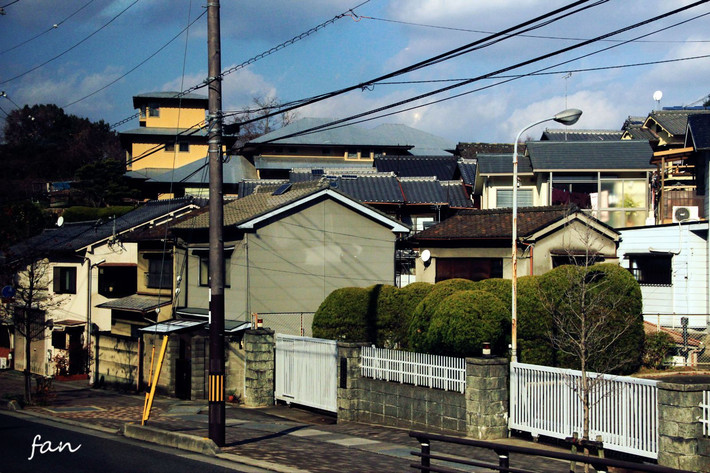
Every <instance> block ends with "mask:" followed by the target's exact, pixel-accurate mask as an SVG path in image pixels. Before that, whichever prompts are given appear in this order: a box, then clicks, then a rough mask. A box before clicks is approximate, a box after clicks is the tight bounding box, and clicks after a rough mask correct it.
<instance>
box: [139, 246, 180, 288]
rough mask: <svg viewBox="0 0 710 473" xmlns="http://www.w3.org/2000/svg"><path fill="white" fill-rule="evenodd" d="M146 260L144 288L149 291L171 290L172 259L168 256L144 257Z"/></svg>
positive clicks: (153, 255) (154, 255)
mask: <svg viewBox="0 0 710 473" xmlns="http://www.w3.org/2000/svg"><path fill="white" fill-rule="evenodd" d="M143 257H144V258H146V259H147V260H148V272H147V273H145V286H146V287H148V288H151V289H172V287H173V258H172V256H170V255H165V256H164V255H161V254H152V255H144V256H143Z"/></svg>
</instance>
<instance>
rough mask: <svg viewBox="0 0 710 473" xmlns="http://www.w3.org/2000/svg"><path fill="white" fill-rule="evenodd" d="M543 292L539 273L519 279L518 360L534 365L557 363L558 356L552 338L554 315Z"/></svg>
mask: <svg viewBox="0 0 710 473" xmlns="http://www.w3.org/2000/svg"><path fill="white" fill-rule="evenodd" d="M540 293H541V288H540V276H523V277H521V278H519V279H518V312H517V316H518V328H517V331H518V360H519V361H520V362H522V363H530V364H533V365H545V366H555V365H556V361H557V356H556V352H555V348H554V347H553V346H552V343H551V342H550V337H549V334H550V333H551V331H552V315H551V314H550V312H549V310H548V309H547V308H546V306H545V304H544V302H543V298H542V297H541V296H540Z"/></svg>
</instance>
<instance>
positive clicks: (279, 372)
mask: <svg viewBox="0 0 710 473" xmlns="http://www.w3.org/2000/svg"><path fill="white" fill-rule="evenodd" d="M275 397H276V399H277V400H280V401H286V402H288V403H294V404H301V405H303V406H308V407H314V408H316V409H322V410H324V411H330V412H337V410H338V343H337V342H336V341H335V340H324V339H321V338H309V337H298V336H295V335H285V334H276V392H275Z"/></svg>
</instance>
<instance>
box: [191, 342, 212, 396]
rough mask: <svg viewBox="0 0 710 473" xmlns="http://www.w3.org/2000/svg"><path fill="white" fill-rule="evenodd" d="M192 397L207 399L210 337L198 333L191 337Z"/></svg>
mask: <svg viewBox="0 0 710 473" xmlns="http://www.w3.org/2000/svg"><path fill="white" fill-rule="evenodd" d="M190 354H191V361H190V399H192V400H196V399H207V369H208V367H209V360H208V357H209V338H208V337H205V336H202V335H196V336H193V337H192V338H191V339H190Z"/></svg>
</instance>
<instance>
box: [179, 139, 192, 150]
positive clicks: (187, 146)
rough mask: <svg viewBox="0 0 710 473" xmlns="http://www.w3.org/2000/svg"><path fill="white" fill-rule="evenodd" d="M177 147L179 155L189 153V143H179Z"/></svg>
mask: <svg viewBox="0 0 710 473" xmlns="http://www.w3.org/2000/svg"><path fill="white" fill-rule="evenodd" d="M178 145H179V146H180V147H179V149H180V152H181V153H188V152H189V151H190V143H188V142H187V141H181V142H180V143H178Z"/></svg>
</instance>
